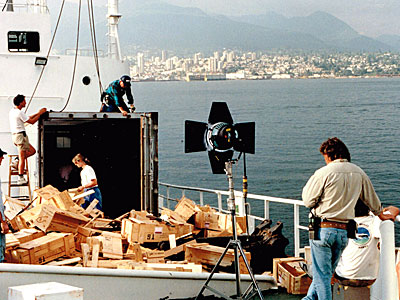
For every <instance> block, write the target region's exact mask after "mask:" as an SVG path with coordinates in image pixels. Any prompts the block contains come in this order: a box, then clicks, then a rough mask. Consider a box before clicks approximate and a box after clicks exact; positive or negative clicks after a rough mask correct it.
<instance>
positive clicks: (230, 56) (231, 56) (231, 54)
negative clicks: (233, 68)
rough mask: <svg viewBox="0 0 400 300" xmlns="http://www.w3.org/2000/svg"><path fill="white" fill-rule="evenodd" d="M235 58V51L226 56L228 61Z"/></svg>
mask: <svg viewBox="0 0 400 300" xmlns="http://www.w3.org/2000/svg"><path fill="white" fill-rule="evenodd" d="M234 60H235V52H233V51H231V52H229V53H228V57H227V58H226V61H227V62H233V61H234Z"/></svg>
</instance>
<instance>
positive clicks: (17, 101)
mask: <svg viewBox="0 0 400 300" xmlns="http://www.w3.org/2000/svg"><path fill="white" fill-rule="evenodd" d="M24 100H25V96H24V95H21V94H18V95H17V96H15V97H14V100H13V102H14V105H15V106H18V105H20V104H21V103H22V102H23V101H24Z"/></svg>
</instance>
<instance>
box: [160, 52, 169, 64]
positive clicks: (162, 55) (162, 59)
mask: <svg viewBox="0 0 400 300" xmlns="http://www.w3.org/2000/svg"><path fill="white" fill-rule="evenodd" d="M167 56H168V54H167V51H166V50H162V51H161V61H162V62H165V61H166V60H167V58H168V57H167Z"/></svg>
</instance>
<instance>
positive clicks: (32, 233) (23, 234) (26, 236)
mask: <svg viewBox="0 0 400 300" xmlns="http://www.w3.org/2000/svg"><path fill="white" fill-rule="evenodd" d="M14 236H15V237H16V238H17V240H18V241H19V242H20V243H21V244H24V243H27V242H29V241H32V240H35V239H37V238H40V237H42V236H44V232H43V231H40V230H37V229H35V228H27V229H21V230H20V231H17V232H15V233H14Z"/></svg>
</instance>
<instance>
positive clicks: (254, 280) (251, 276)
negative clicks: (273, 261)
mask: <svg viewBox="0 0 400 300" xmlns="http://www.w3.org/2000/svg"><path fill="white" fill-rule="evenodd" d="M237 248H238V249H239V251H240V254H241V255H242V258H243V261H244V264H245V265H246V268H247V271H249V275H250V278H251V281H252V283H251V284H250V286H249V287H248V288H247V290H246V292H245V293H244V295H246V294H247V292H248V291H249V290H250V287H251V286H252V285H253V286H254V288H255V289H256V290H257V294H258V296H259V297H260V300H263V299H264V297H263V295H262V293H261V290H260V288H259V286H258V284H257V281H256V278H255V277H254V274H253V271H252V270H251V267H250V265H249V262H248V261H247V258H246V255H245V253H244V251H243V248H242V245H241V244H240V241H238V243H237Z"/></svg>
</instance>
